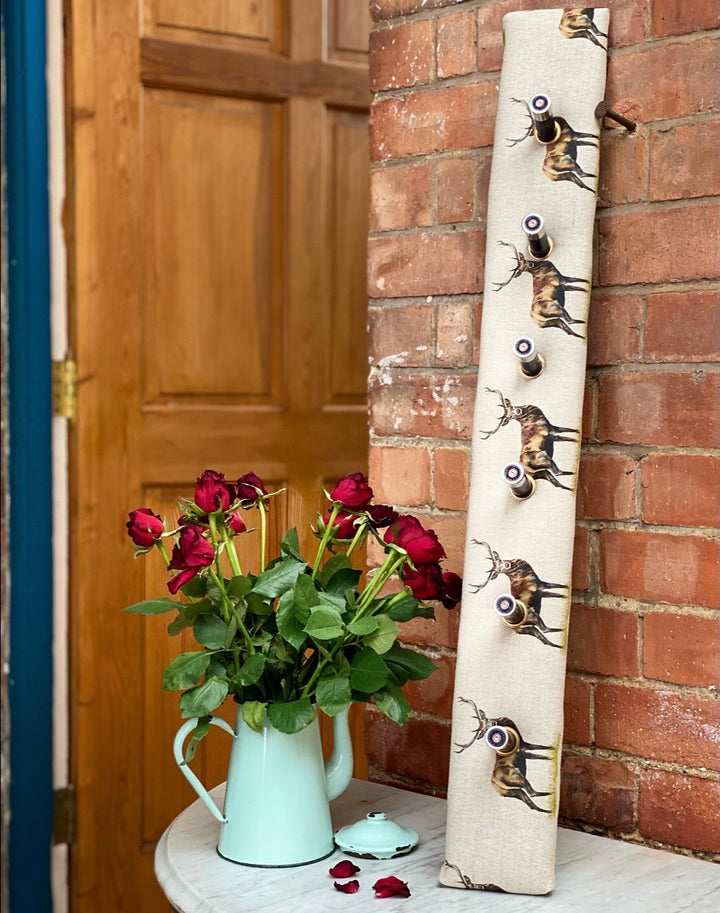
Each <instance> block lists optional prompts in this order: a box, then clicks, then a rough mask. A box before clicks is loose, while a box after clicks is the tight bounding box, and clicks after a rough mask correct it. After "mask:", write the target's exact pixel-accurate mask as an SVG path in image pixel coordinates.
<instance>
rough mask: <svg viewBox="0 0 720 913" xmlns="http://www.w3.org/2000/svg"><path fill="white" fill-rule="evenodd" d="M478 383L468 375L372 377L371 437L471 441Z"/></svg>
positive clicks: (389, 374)
mask: <svg viewBox="0 0 720 913" xmlns="http://www.w3.org/2000/svg"><path fill="white" fill-rule="evenodd" d="M475 384H476V378H474V377H470V376H468V375H459V376H441V375H420V374H414V375H411V376H404V375H403V376H397V375H393V374H392V373H388V374H386V375H385V376H384V377H383V378H382V379H381V381H380V382H378V381H377V379H373V378H372V377H371V380H370V390H371V395H370V428H371V434H376V435H378V436H381V437H382V436H386V435H398V434H400V435H405V436H408V437H410V436H413V435H418V436H420V437H430V438H441V439H449V440H469V438H470V436H471V434H472V418H473V406H474V403H475Z"/></svg>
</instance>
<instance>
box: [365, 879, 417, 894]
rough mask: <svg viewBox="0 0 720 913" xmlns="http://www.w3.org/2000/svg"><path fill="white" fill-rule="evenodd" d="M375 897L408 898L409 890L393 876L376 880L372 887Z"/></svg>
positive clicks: (405, 884)
mask: <svg viewBox="0 0 720 913" xmlns="http://www.w3.org/2000/svg"><path fill="white" fill-rule="evenodd" d="M373 891H375V896H376V897H409V896H410V888H409V887H408V886H407V883H406V882H404V881H400V879H399V878H396V877H395V876H394V875H388V877H387V878H380V879H378V880H377V881H376V882H375V884H374V885H373Z"/></svg>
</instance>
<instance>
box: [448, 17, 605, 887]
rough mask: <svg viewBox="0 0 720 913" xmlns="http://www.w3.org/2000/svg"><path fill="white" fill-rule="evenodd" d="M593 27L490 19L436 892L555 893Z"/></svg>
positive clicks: (600, 43) (586, 264)
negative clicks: (540, 136) (478, 272)
mask: <svg viewBox="0 0 720 913" xmlns="http://www.w3.org/2000/svg"><path fill="white" fill-rule="evenodd" d="M608 24H609V11H608V10H607V9H595V10H590V9H583V10H580V9H578V10H562V9H550V10H535V11H529V12H513V13H509V14H507V15H506V16H505V17H504V19H503V29H504V40H505V50H504V57H503V67H502V74H501V80H500V88H499V99H498V111H497V121H496V128H495V141H494V149H493V160H492V172H491V179H490V189H489V199H488V222H487V252H486V261H485V289H484V299H483V316H482V328H481V346H480V362H479V376H478V389H477V398H476V405H475V417H474V430H473V439H472V471H471V482H470V495H469V504H468V531H467V541H466V550H465V569H464V593H463V601H462V618H461V623H460V634H459V642H458V657H457V669H456V675H455V699H454V704H453V721H452V754H451V763H450V780H449V788H448V821H447V844H446V862H445V864H444V865H443V867H442V870H441V873H440V881H441V883H442V884H444V885H448V886H453V887H462V888H475V889H481V890H482V889H485V890H503V891H509V892H514V893H526V894H545V893H547V892H549V891H551V890H552V888H553V886H554V869H555V847H556V837H557V814H558V790H559V772H560V752H561V747H562V728H563V715H562V707H563V692H564V684H565V663H566V653H567V630H568V621H569V613H570V595H571V589H570V586H571V568H572V553H573V537H574V520H575V491H576V488H577V472H578V463H579V457H580V437H581V434H580V429H581V420H582V403H583V391H584V384H585V361H586V346H587V343H586V339H585V337H586V335H587V319H588V310H589V304H590V284H591V278H592V237H593V223H594V216H595V204H596V198H597V182H598V179H597V177H596V176H597V174H598V165H599V133H600V126H601V124H600V123H599V121H598V120H597V118H596V117H595V114H594V111H595V107H596V105H597V104H598V102H600V101H601V100H602V99H603V97H604V90H605V71H606V63H607V33H608ZM536 93H545V94H547V95H549V97H550V99H551V103H552V113H553V115H554V116H555V117H559V118H562V119H564V124H565V125H566V127H567V129H565V127H563V131H564V132H563V134H562V135H561V136H560V137H559V138H558V140H557V142H555V143H554V144H553V143H551V144H550V145H543V144H541V143H540V142H538V140H537V139H536V138H535V137H534V136H533V135H532V134H531V133H529V132H528V128H529V124H530V117H529V113H528V106H527V103H528V102H529V101H530V99H531V98H532V97H533V96H534V95H535V94H536ZM559 123H560V124H563V121H560V122H559ZM568 130H570V131H574V135H575V140H574V142H573V141H572V134H570V133H568V132H567V131H568ZM577 134H585V136H578V135H577ZM529 213H539V214H540V215H541V216H542V217H543V219H544V221H545V226H546V230H547V233H548V235H549V236H550V237H551V238H552V240H553V242H554V247H553V249H552V251H551V253H550V254H549V255H548V257H547V258H546V259H545V260H544V261H543V264H544V266H543V268H542V269H538V268H537V264H535V267H536V268H534V269H533V265H532V258H530V256H529V254H528V250H527V239H526V237H525V234H524V232H523V230H522V227H521V226H522V221H523V219H524V217H525V216H526V215H527V214H529ZM518 254H519V255H521V257H524V258H525V261H523V260H522V259H521V257H518ZM528 261H530V265H529V266H528ZM550 267H552V269H553V270H554V272H553V271H552V270H551V269H550ZM513 270H515V274H514V277H513V278H510V277H511V276H512V275H513ZM558 276H559V277H560V278H558ZM503 284H504V285H503ZM501 285H502V287H500V286H501ZM558 289H559V291H558ZM558 308H559V310H558ZM563 308H564V312H563ZM563 313H564V316H563ZM573 334H577V335H573ZM519 336H529V337H530V338H532V339H533V340H534V342H535V346H536V349H537V351H538V352H539V353H540V354H542V356H543V357H544V359H545V369H544V371H543V373H542V374H541V375H540V376H539V377H536V378H533V379H528V378H526V377H524V376H522V375H521V373H520V372H519V370H518V363H517V360H516V358H515V357H514V355H513V354H512V347H513V343H514V341H515V340H516V339H517V338H518V337H519ZM533 407H534V408H533ZM510 462H520V463H522V464H523V466H524V468H525V470H526V472H527V474H528V475H529V476H533V477H534V481H535V485H536V489H535V493H534V495H533V496H532V497H530V498H529V499H527V500H524V501H519V500H515V499H514V498H513V497H512V496H511V494H510V491H509V489H508V486H507V485H506V484H505V482H504V481H503V480H502V477H501V473H502V470H503V467H504V466H505V465H506V464H507V463H510ZM561 486H564V487H561ZM543 584H544V585H543ZM502 593H511V594H512V595H513V596H514V597H515V599H516V600H518V601H519V602H521V603H523V604H524V605H525V607H526V608H527V610H528V616H527V619H526V622H527V623H526V625H524V626H523V627H521V628H512V627H510V626H508V625H507V624H506V623H505V622H504V620H503V618H502V617H501V616H500V615H499V614H497V612H496V611H495V610H494V608H493V604H494V600H495V597H496V596H498V595H499V594H502ZM493 723H496V724H497V725H498V726H501V727H505V729H506V730H507V729H514V730H515V731H516V732H517V733H518V734H519V741H518V743H517V751H515V752H514V753H513V751H512V750H511V749H512V739H511V744H510V745H509V746H508V748H507V749H506V751H507V753H506V754H505V755H501V754H497V753H496V751H495V750H493V748H491V747H489V745H488V744H487V743H486V741H485V738H484V736H485V735H486V734H487V732H488V731H489V730H490V727H492V725H493ZM495 735H497V730H495ZM491 736H492V733H491ZM511 736H512V733H511Z"/></svg>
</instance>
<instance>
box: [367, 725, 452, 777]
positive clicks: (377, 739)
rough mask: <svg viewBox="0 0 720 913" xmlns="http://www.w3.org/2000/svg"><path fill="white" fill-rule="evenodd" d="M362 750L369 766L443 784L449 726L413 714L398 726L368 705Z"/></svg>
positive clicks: (445, 775) (448, 752)
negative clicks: (417, 717) (363, 747)
mask: <svg viewBox="0 0 720 913" xmlns="http://www.w3.org/2000/svg"><path fill="white" fill-rule="evenodd" d="M365 753H366V754H367V759H368V762H369V764H370V765H371V766H372V767H375V768H377V769H379V770H382V771H384V772H386V773H389V774H399V775H400V776H403V777H409V778H410V779H412V780H421V781H423V782H425V783H433V784H434V785H436V786H443V787H444V786H447V779H448V766H449V759H450V726H449V725H447V724H445V723H440V722H437V721H435V720H425V719H422V720H419V719H416V718H415V717H410V719H409V720H408V721H407V723H405V725H404V726H398V724H397V723H395V722H393V721H392V720H389V719H387V717H385V716H382V715H381V714H380V713H378V712H377V711H374V710H371V709H369V708H368V710H367V711H366V713H365Z"/></svg>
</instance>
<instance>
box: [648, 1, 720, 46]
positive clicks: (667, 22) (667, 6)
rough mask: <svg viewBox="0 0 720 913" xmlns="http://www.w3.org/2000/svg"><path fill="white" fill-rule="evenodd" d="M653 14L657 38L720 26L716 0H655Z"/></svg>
mask: <svg viewBox="0 0 720 913" xmlns="http://www.w3.org/2000/svg"><path fill="white" fill-rule="evenodd" d="M652 14H653V15H652V23H653V34H654V35H655V37H656V38H666V37H667V36H668V35H686V34H687V33H688V32H694V31H696V30H698V29H715V28H717V27H718V26H720V9H719V8H718V5H717V3H716V2H715V0H653V11H652Z"/></svg>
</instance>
